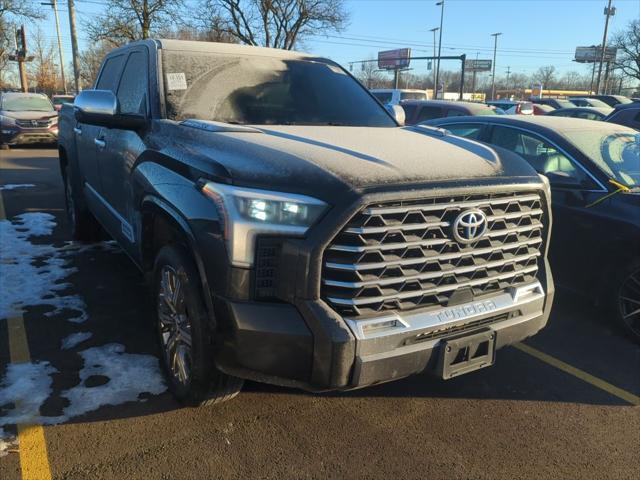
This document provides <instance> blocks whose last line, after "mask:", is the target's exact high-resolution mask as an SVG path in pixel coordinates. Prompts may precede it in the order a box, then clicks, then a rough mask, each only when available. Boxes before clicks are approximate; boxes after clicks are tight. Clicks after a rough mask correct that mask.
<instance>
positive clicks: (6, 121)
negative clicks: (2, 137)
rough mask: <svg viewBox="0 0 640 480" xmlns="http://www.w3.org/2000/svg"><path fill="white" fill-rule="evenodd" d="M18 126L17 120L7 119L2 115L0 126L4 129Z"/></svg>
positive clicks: (0, 116)
mask: <svg viewBox="0 0 640 480" xmlns="http://www.w3.org/2000/svg"><path fill="white" fill-rule="evenodd" d="M15 124H16V119H15V118H13V117H5V116H4V115H0V125H2V126H3V127H8V126H13V125H15Z"/></svg>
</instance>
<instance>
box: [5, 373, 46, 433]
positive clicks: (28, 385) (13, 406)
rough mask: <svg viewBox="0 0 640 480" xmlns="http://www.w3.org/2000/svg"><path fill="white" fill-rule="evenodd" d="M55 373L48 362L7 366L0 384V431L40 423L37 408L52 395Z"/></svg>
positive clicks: (40, 418) (38, 409)
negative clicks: (9, 426)
mask: <svg viewBox="0 0 640 480" xmlns="http://www.w3.org/2000/svg"><path fill="white" fill-rule="evenodd" d="M57 372H58V371H57V370H56V369H55V368H53V367H52V366H51V365H50V364H49V362H36V363H10V364H9V365H8V366H7V372H6V375H5V377H4V380H3V381H2V384H0V411H3V410H8V414H7V415H5V416H2V417H0V427H2V426H4V425H12V424H16V423H29V424H39V423H43V421H42V418H43V417H41V416H40V407H41V406H42V404H43V403H44V401H45V400H46V399H47V398H49V396H50V395H51V384H52V382H53V379H52V378H51V374H53V373H57Z"/></svg>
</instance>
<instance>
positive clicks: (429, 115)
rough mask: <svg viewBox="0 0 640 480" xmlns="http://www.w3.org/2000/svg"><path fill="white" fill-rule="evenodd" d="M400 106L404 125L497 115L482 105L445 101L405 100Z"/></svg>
mask: <svg viewBox="0 0 640 480" xmlns="http://www.w3.org/2000/svg"><path fill="white" fill-rule="evenodd" d="M400 106H401V107H402V108H403V110H404V114H405V124H406V125H414V124H416V123H420V122H424V121H425V120H432V119H434V118H443V117H461V116H467V115H472V116H475V115H497V114H496V111H495V109H493V108H491V107H488V106H487V105H484V104H482V103H472V102H454V101H447V100H407V101H405V102H402V103H401V104H400Z"/></svg>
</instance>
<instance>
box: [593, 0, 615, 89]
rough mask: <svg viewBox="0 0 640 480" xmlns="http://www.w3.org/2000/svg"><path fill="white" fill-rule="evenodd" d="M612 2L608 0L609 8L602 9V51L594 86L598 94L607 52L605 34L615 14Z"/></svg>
mask: <svg viewBox="0 0 640 480" xmlns="http://www.w3.org/2000/svg"><path fill="white" fill-rule="evenodd" d="M612 2H613V0H609V6H607V7H606V8H605V9H604V14H605V15H606V16H607V18H606V20H605V21H604V35H603V36H602V50H601V52H600V66H599V67H598V82H597V84H596V93H597V94H600V85H601V84H600V80H601V79H602V65H603V64H604V57H605V53H606V51H607V33H608V32H609V18H611V16H612V15H615V14H616V9H615V7H612V6H611V3H612Z"/></svg>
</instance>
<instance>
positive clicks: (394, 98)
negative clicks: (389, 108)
mask: <svg viewBox="0 0 640 480" xmlns="http://www.w3.org/2000/svg"><path fill="white" fill-rule="evenodd" d="M370 91H371V94H372V95H373V96H374V97H376V98H377V99H378V101H379V102H380V103H382V104H383V105H400V102H402V101H404V100H428V99H429V96H428V95H427V92H426V91H424V90H411V89H407V88H405V89H399V88H374V89H372V90H370Z"/></svg>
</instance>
